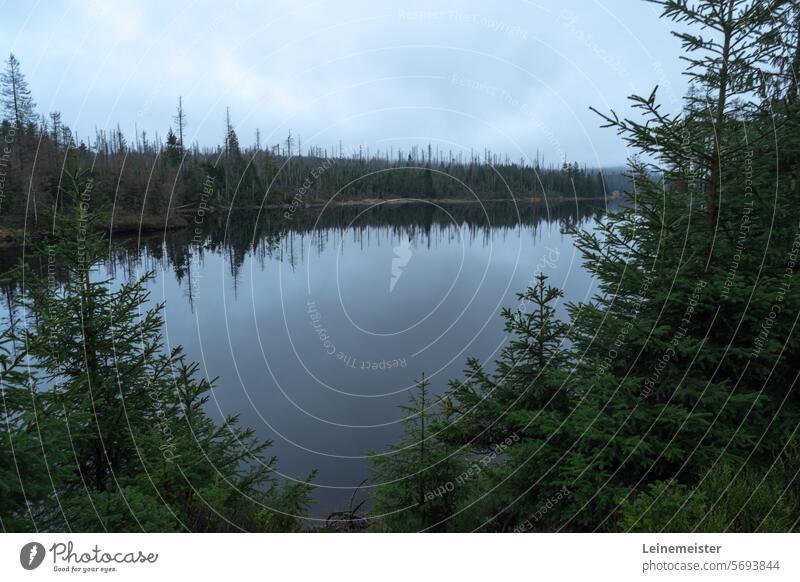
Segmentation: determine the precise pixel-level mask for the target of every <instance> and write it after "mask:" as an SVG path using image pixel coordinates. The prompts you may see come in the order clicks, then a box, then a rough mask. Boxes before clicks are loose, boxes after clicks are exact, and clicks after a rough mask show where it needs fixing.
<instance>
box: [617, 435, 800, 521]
mask: <svg viewBox="0 0 800 582" xmlns="http://www.w3.org/2000/svg"><path fill="white" fill-rule="evenodd" d="M786 459H787V460H786V461H784V460H783V458H781V459H779V460H778V461H777V462H776V463H775V465H774V466H772V467H769V469H768V470H767V472H766V473H764V474H762V473H761V472H758V471H754V470H752V469H750V468H748V467H746V466H745V467H738V468H736V467H733V466H730V465H716V466H715V467H714V468H713V469H711V470H710V471H709V472H708V473H707V474H706V475H704V476H703V478H702V480H701V481H700V483H699V485H697V486H695V487H694V488H692V487H688V486H687V485H684V484H681V483H677V482H675V481H667V482H665V481H658V482H655V483H653V484H651V485H650V487H648V489H647V490H646V491H642V492H640V493H639V494H638V495H637V496H636V499H635V500H634V501H628V500H626V501H624V502H623V503H622V507H621V517H620V521H619V524H618V527H619V529H620V530H621V531H641V532H650V531H667V532H688V531H691V532H704V533H713V532H740V533H747V532H776V533H784V532H793V531H797V528H798V525H800V524H798V513H797V509H798V507H800V498H798V494H797V466H798V456H797V452H796V451H794V452H793V453H791V454H790V455H789V456H788V457H787V458H786Z"/></svg>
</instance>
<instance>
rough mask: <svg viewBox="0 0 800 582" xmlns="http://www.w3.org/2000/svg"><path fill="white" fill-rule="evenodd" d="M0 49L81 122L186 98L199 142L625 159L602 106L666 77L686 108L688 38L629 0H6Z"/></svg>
mask: <svg viewBox="0 0 800 582" xmlns="http://www.w3.org/2000/svg"><path fill="white" fill-rule="evenodd" d="M0 14H2V18H1V19H0V39H1V40H0V49H1V50H3V51H4V52H5V53H9V52H13V53H15V54H16V56H17V58H18V59H19V60H20V61H21V63H22V67H23V71H24V72H25V73H26V75H27V77H28V80H29V83H30V86H31V89H32V91H33V93H34V98H35V99H36V101H37V103H38V106H39V110H40V111H44V112H48V111H53V110H59V111H61V112H62V115H63V118H64V121H65V122H66V123H67V124H69V125H70V126H72V127H73V128H75V129H76V130H77V131H78V133H79V134H80V135H86V134H89V133H93V132H94V128H103V127H116V125H117V124H119V125H120V126H121V127H122V128H123V130H124V131H125V132H126V133H128V132H130V133H132V132H133V130H134V128H135V127H136V128H138V129H139V131H141V130H142V129H144V130H146V131H147V132H148V134H149V135H151V136H152V135H153V134H154V133H155V132H158V133H159V134H160V135H162V136H163V134H164V133H166V130H167V128H168V127H169V124H170V123H171V118H172V115H173V113H174V109H175V105H176V103H177V100H178V96H179V95H180V96H182V97H183V101H184V104H185V108H186V111H187V114H188V121H189V126H188V132H189V137H190V138H191V141H197V142H198V143H200V144H201V145H212V144H216V143H219V142H220V140H221V138H222V134H223V121H224V116H225V107H226V106H230V109H231V114H232V118H233V121H234V123H235V124H236V127H237V130H238V133H239V136H240V140H241V141H242V142H243V143H251V142H253V141H254V135H255V129H256V128H259V129H260V131H261V135H262V142H263V143H265V144H274V143H277V142H279V141H282V140H284V139H285V136H286V134H287V132H288V131H289V130H290V129H291V131H292V133H293V134H295V135H299V136H300V139H301V143H302V146H303V148H304V149H305V147H306V146H307V145H309V144H315V145H319V146H322V147H328V148H330V147H332V146H335V147H338V144H339V142H340V140H341V142H342V144H343V146H344V147H345V148H347V147H357V146H358V145H359V144H363V145H364V146H365V147H369V148H371V149H372V150H375V149H378V148H379V149H381V150H385V149H388V148H394V149H395V151H396V149H397V148H398V147H400V148H403V149H407V148H408V147H409V145H410V144H427V143H429V142H430V143H431V144H432V145H433V147H437V146H438V147H439V148H440V149H442V150H445V151H447V150H452V151H453V152H465V153H466V154H467V155H468V154H469V151H470V149H474V150H476V151H479V152H483V150H484V148H489V149H491V150H493V151H496V152H501V153H502V154H503V155H506V154H507V155H509V156H510V157H511V158H513V159H519V158H527V159H532V158H534V157H535V156H536V152H537V150H538V151H539V152H540V156H542V157H543V158H544V159H545V160H546V161H548V162H560V161H562V160H563V158H564V157H565V156H567V157H568V158H569V159H570V160H575V161H579V162H581V163H585V164H588V165H592V166H595V165H616V164H620V163H623V162H624V161H625V158H626V151H625V148H624V147H623V145H622V144H621V143H620V141H619V139H618V138H617V136H616V135H615V134H614V132H613V131H610V130H607V129H606V130H603V129H600V128H599V122H598V119H597V117H596V116H595V115H594V114H592V113H591V112H589V110H588V107H589V106H590V105H593V106H595V107H597V108H598V109H601V110H603V109H608V108H612V107H613V108H614V109H616V110H617V111H618V112H622V113H624V112H626V111H627V110H628V107H627V103H626V96H627V95H629V94H631V93H633V92H639V93H649V91H650V90H652V87H653V86H654V85H656V84H658V85H660V86H661V87H662V90H661V94H662V95H661V96H662V100H663V102H664V104H665V106H666V107H668V108H669V109H673V110H674V109H676V108H678V107H679V98H680V96H681V94H682V93H683V91H684V87H685V81H684V79H683V77H682V75H681V74H680V71H681V63H680V61H679V60H678V53H679V43H678V41H677V40H676V39H675V38H673V37H672V36H671V35H670V34H669V29H670V26H669V23H668V22H665V21H661V20H659V19H658V18H657V13H656V12H655V8H654V7H653V6H651V5H649V4H647V3H645V2H638V1H634V0H613V1H612V0H602V1H592V0H580V1H578V0H561V1H555V0H553V1H551V0H541V1H538V0H537V1H536V2H532V1H527V0H503V1H502V2H499V1H489V0H483V1H473V0H461V1H458V2H456V1H452V2H451V1H446V0H435V1H433V2H430V1H428V2H423V1H418V0H407V1H403V2H400V3H396V2H391V3H390V2H381V1H376V0H372V1H361V0H338V1H331V0H317V1H307V0H269V1H268V2H265V1H260V2H259V1H255V0H253V1H249V0H229V1H228V2H219V0H214V1H205V0H203V1H195V2H192V1H187V2H164V1H150V2H148V1H143V0H116V1H114V2H99V1H98V2H88V1H77V0H76V1H74V2H69V1H63V2H55V1H53V2H51V1H39V2H35V1H23V0H6V1H5V2H3V1H2V0H0Z"/></svg>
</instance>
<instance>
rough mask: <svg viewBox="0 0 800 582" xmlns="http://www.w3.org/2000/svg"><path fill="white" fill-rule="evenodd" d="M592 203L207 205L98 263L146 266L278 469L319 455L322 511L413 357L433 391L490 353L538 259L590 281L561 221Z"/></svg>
mask: <svg viewBox="0 0 800 582" xmlns="http://www.w3.org/2000/svg"><path fill="white" fill-rule="evenodd" d="M598 216H599V214H598V212H597V211H596V209H595V208H594V206H593V205H591V204H584V205H575V204H574V203H573V204H563V205H558V206H552V205H551V206H549V207H547V206H544V205H530V204H529V205H526V206H519V207H515V206H514V205H513V204H508V203H505V204H494V205H491V206H483V207H482V206H480V205H449V206H444V205H442V206H437V205H434V204H409V205H389V204H381V205H377V206H374V207H370V208H364V207H334V208H327V209H324V210H322V209H307V210H304V211H300V212H297V213H296V214H294V215H291V216H288V217H287V216H286V215H284V213H283V212H282V211H269V212H266V211H265V212H262V213H256V212H251V213H237V214H233V215H230V216H226V215H207V216H205V217H203V220H198V221H196V224H193V225H192V227H190V228H189V229H186V230H182V231H177V232H171V233H168V234H167V235H166V236H153V237H146V238H142V239H139V240H127V241H120V243H121V245H122V248H121V249H120V250H118V251H116V252H115V253H114V255H113V256H112V257H111V258H110V260H109V265H108V269H109V272H110V273H111V274H112V275H113V276H114V277H116V278H117V279H121V278H123V277H133V276H137V275H141V274H143V273H144V272H145V271H148V270H153V271H155V273H156V277H155V279H154V281H153V282H152V283H151V285H150V290H151V293H152V297H151V300H152V301H153V302H154V303H156V302H161V301H164V302H165V303H166V329H165V332H166V341H167V346H172V345H176V344H182V345H183V346H184V347H185V349H186V351H187V353H188V355H189V357H190V358H192V359H195V360H197V361H200V362H201V369H202V370H203V372H204V373H205V374H206V375H207V376H208V377H209V378H214V377H219V381H218V382H217V385H216V388H215V389H214V391H213V398H212V402H211V407H212V412H213V413H214V414H215V415H216V416H217V417H220V418H221V417H222V416H225V415H229V414H239V415H240V417H241V419H242V422H243V423H244V424H245V425H248V426H251V427H253V428H254V429H256V431H257V433H258V434H259V435H260V436H261V437H262V438H266V439H271V440H273V441H274V443H275V444H274V449H273V452H274V454H275V455H277V457H278V459H279V468H280V470H281V473H282V474H283V475H284V476H285V477H286V478H289V479H295V478H303V477H305V476H306V475H307V474H308V473H309V471H310V470H312V469H318V470H319V475H318V477H317V480H316V484H317V489H316V493H315V496H316V498H317V500H318V503H317V505H316V506H315V507H314V508H312V515H314V516H315V517H320V518H324V517H326V516H327V515H328V514H329V513H330V512H332V511H334V510H336V509H342V508H344V507H345V506H346V505H347V503H348V501H349V499H350V495H351V493H352V489H353V487H354V486H356V485H357V484H358V483H360V482H361V481H362V480H363V479H364V477H365V476H366V474H367V467H368V460H367V459H366V458H365V452H366V451H369V450H373V451H381V450H383V449H384V448H385V446H386V445H387V444H389V443H391V442H393V441H394V440H395V439H396V437H397V435H398V434H399V431H400V425H399V420H400V411H399V410H398V408H397V407H398V405H399V404H402V403H405V402H406V400H407V394H406V392H407V390H408V389H409V388H410V387H411V386H412V385H413V383H414V381H415V380H416V379H417V378H419V376H420V374H421V373H422V372H423V371H424V372H425V374H426V376H427V377H429V378H430V380H431V381H432V387H433V388H434V389H435V390H439V391H441V390H443V389H445V388H446V386H447V381H448V379H450V378H453V377H455V376H458V375H459V374H460V372H461V370H462V368H463V365H464V362H465V360H466V358H467V357H477V358H479V359H482V360H485V361H490V360H491V359H492V358H493V357H494V356H496V355H497V353H498V351H499V350H500V349H501V348H502V346H503V344H504V341H505V339H506V338H505V333H504V330H503V327H502V322H501V320H500V318H499V316H498V314H499V311H500V308H501V307H502V306H510V305H515V304H516V303H517V301H518V300H517V298H516V295H515V293H516V292H518V291H521V290H522V289H524V288H525V286H527V285H528V284H529V283H530V281H531V279H532V278H533V276H534V274H535V273H536V272H539V271H542V272H545V273H546V274H548V275H550V277H551V282H552V283H553V284H555V285H558V286H560V287H562V288H563V289H564V290H565V292H566V295H567V297H566V299H567V300H576V299H584V298H586V297H587V296H588V295H590V294H591V292H592V282H591V280H590V279H589V277H588V276H587V274H586V273H585V272H584V271H582V270H581V268H580V259H579V257H578V256H577V254H576V252H575V251H574V249H573V248H572V241H571V238H570V237H569V236H568V235H566V234H563V230H562V227H563V224H564V223H565V222H577V223H579V224H585V225H586V226H590V225H591V222H592V221H593V220H595V219H597V217H598ZM190 220H192V221H193V222H195V221H194V219H193V217H190ZM18 252H19V251H9V252H6V253H5V254H4V256H3V257H2V260H3V261H4V262H5V263H6V264H9V263H10V262H12V261H13V260H14V259H15V257H14V254H15V253H18ZM5 292H6V294H8V293H10V292H14V286H13V285H10V284H9V285H8V286H7V287H6V289H5Z"/></svg>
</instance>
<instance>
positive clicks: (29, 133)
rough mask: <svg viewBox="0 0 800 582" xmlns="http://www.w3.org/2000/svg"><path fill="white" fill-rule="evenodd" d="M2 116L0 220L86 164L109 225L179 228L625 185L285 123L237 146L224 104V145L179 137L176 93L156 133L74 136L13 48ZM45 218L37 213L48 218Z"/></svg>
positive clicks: (46, 195) (55, 200)
mask: <svg viewBox="0 0 800 582" xmlns="http://www.w3.org/2000/svg"><path fill="white" fill-rule="evenodd" d="M0 89H2V93H1V95H2V106H3V112H4V117H3V120H2V125H1V126H0V141H2V143H3V144H4V145H5V150H4V152H5V153H4V155H3V158H2V160H0V161H1V162H2V169H3V178H4V182H3V190H2V193H3V196H2V200H0V227H2V226H19V225H20V224H22V223H23V220H24V217H25V216H26V215H27V216H28V217H29V219H30V220H32V221H33V224H39V221H40V215H49V214H52V209H53V208H58V209H63V205H64V184H63V174H64V172H65V171H73V170H74V169H76V168H89V169H90V175H89V176H88V177H89V178H90V179H91V180H92V192H91V195H92V199H93V200H94V202H95V204H98V205H101V204H102V205H105V206H106V207H107V208H108V209H112V208H113V212H112V213H110V214H109V216H111V217H112V218H113V221H114V223H115V224H116V226H117V230H118V231H119V230H138V229H139V228H140V227H141V228H143V229H158V228H163V227H164V226H165V225H170V226H180V225H181V224H182V223H183V222H182V220H181V219H180V217H179V215H180V213H182V212H183V213H186V212H191V211H192V209H195V208H197V207H199V206H201V205H202V207H203V208H204V210H206V209H210V208H218V207H219V208H230V207H237V208H253V207H256V208H257V207H261V206H276V205H290V206H293V207H305V206H307V205H312V204H314V203H315V202H317V203H318V202H320V201H328V200H330V199H331V198H333V197H335V199H336V200H350V201H352V200H363V199H387V198H403V199H405V198H418V199H459V200H464V199H468V200H491V199H500V200H511V199H515V200H526V199H528V200H529V199H533V198H536V199H540V200H541V199H544V198H547V199H549V200H551V201H556V200H557V199H560V198H567V199H574V198H596V199H600V198H604V197H606V196H608V195H611V194H612V193H614V192H618V191H620V190H622V189H623V188H624V187H625V185H626V184H627V180H626V179H625V177H624V175H623V172H622V170H621V169H620V168H616V169H613V168H612V169H608V170H600V169H591V168H587V167H584V166H581V165H579V164H578V163H577V162H567V161H566V160H565V161H564V162H563V163H561V164H560V165H557V166H556V165H552V164H550V165H546V164H545V163H544V162H543V161H541V160H539V159H538V154H537V156H536V159H535V160H534V161H530V160H526V159H520V160H518V161H512V160H511V159H509V158H508V156H503V157H501V156H499V155H498V154H496V153H493V152H491V151H488V150H486V151H484V152H481V153H480V154H478V153H476V152H474V151H471V152H469V153H468V154H465V152H463V151H459V152H455V153H454V152H453V151H452V150H448V151H446V152H445V151H442V150H441V149H439V148H438V146H437V147H432V146H431V144H427V145H426V146H424V147H412V148H411V149H410V150H409V151H402V150H400V149H397V150H395V149H393V148H389V149H387V150H383V151H380V150H378V151H370V149H369V148H367V147H364V146H359V147H357V148H353V147H349V148H347V149H345V148H344V147H343V146H342V145H341V143H340V144H339V145H338V147H336V148H330V149H323V148H321V147H317V146H306V147H303V144H302V141H301V140H300V138H298V137H295V136H293V135H292V134H291V133H290V134H289V135H288V136H287V137H286V139H285V140H284V141H282V142H281V143H277V144H273V145H269V146H268V145H265V144H262V143H261V136H260V132H256V135H255V136H254V143H253V144H252V145H250V146H244V145H242V143H241V141H240V138H239V136H238V135H237V132H236V127H235V125H234V123H233V122H232V120H231V115H230V112H229V111H228V113H227V114H226V117H225V121H224V125H223V127H222V128H221V131H220V133H221V134H222V138H223V139H222V144H221V145H219V146H216V147H202V148H201V147H200V146H199V145H198V144H197V143H196V142H195V143H192V144H188V143H186V142H185V141H184V140H185V137H186V136H187V135H188V132H187V124H188V123H189V122H188V115H187V112H186V109H185V107H184V104H183V100H182V99H180V98H179V99H178V105H177V108H176V112H175V116H174V119H173V120H171V121H172V123H171V125H170V126H169V127H168V129H167V131H166V135H165V136H164V137H163V138H162V137H160V136H159V135H158V134H156V135H153V136H149V135H148V134H147V132H146V131H142V132H139V131H136V133H135V135H134V136H133V137H132V138H131V137H130V136H126V135H125V133H124V132H123V131H122V129H120V127H119V126H117V127H116V128H114V129H110V130H109V129H100V130H96V133H95V135H93V136H80V135H79V134H78V133H76V132H74V131H73V130H72V129H70V128H69V127H68V126H67V125H66V124H65V123H64V122H63V121H62V116H61V114H60V113H59V112H52V113H50V114H49V115H44V114H40V113H39V112H37V110H36V105H35V101H34V99H33V96H32V95H31V91H30V89H29V87H28V83H27V81H26V79H25V75H24V73H23V72H22V69H21V65H20V63H19V61H18V60H17V58H16V57H15V56H14V55H13V54H12V55H10V56H9V58H8V60H7V61H6V63H5V71H4V73H3V74H2V77H0ZM45 222H46V221H45Z"/></svg>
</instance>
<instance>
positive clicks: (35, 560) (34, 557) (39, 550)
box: [19, 542, 45, 570]
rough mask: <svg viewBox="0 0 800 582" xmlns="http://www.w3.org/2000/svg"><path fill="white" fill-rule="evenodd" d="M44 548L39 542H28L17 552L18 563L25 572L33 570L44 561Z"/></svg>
mask: <svg viewBox="0 0 800 582" xmlns="http://www.w3.org/2000/svg"><path fill="white" fill-rule="evenodd" d="M44 553H45V552H44V546H43V545H42V544H40V543H39V542H30V543H27V544H25V545H24V546H22V549H21V550H20V551H19V563H20V564H22V567H23V568H25V569H26V570H35V569H36V568H38V567H39V566H41V564H42V562H43V561H44Z"/></svg>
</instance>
